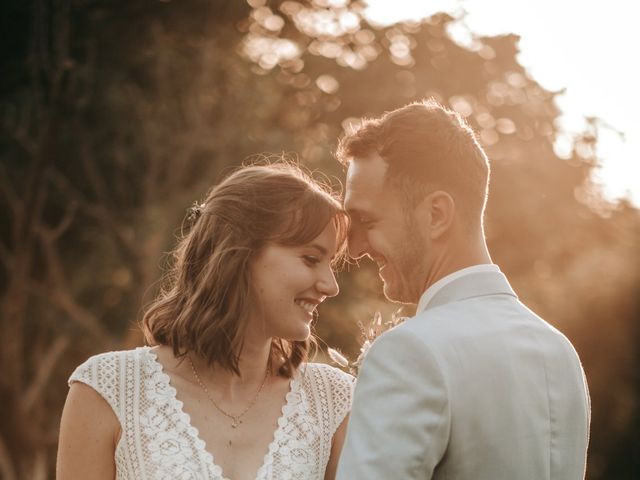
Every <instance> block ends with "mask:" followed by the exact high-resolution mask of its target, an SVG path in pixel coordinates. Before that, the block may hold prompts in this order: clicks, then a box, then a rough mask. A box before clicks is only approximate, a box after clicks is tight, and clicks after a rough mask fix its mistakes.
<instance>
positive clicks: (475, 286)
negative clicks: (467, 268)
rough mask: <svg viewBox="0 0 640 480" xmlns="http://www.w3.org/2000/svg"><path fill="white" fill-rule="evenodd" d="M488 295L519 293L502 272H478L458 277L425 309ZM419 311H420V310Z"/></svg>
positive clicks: (442, 289) (514, 295)
mask: <svg viewBox="0 0 640 480" xmlns="http://www.w3.org/2000/svg"><path fill="white" fill-rule="evenodd" d="M486 295H511V296H513V297H516V298H517V295H516V294H515V292H514V291H513V289H512V288H511V285H509V282H508V281H507V277H505V276H504V275H503V274H502V273H500V272H476V273H470V274H468V275H465V276H464V277H461V278H458V279H456V280H454V281H452V282H451V283H448V284H447V285H445V286H444V287H442V288H441V289H440V290H439V291H438V292H437V293H436V294H435V295H434V296H433V298H432V299H431V301H430V302H429V303H428V304H427V305H426V307H425V308H424V310H429V309H430V308H434V307H438V306H440V305H445V304H447V303H451V302H456V301H459V300H464V299H467V298H473V297H483V296H486ZM418 313H419V312H418Z"/></svg>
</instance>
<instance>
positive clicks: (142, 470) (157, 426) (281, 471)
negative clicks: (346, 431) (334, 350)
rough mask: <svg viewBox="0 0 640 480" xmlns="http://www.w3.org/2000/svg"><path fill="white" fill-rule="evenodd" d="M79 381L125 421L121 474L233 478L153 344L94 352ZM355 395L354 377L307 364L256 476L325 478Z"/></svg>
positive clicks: (260, 479) (118, 458)
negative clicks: (220, 463) (192, 417)
mask: <svg viewBox="0 0 640 480" xmlns="http://www.w3.org/2000/svg"><path fill="white" fill-rule="evenodd" d="M76 381H77V382H82V383H85V384H87V385H89V386H90V387H92V388H93V389H94V390H96V391H97V392H98V393H99V394H100V395H101V396H102V397H103V398H104V399H105V401H106V402H107V403H108V404H109V405H110V406H111V408H112V409H113V411H114V412H115V414H116V416H117V418H118V420H119V422H120V425H121V428H122V436H121V438H120V441H119V442H118V445H117V446H116V452H115V463H116V478H117V479H118V480H121V479H126V480H129V479H132V480H133V479H154V480H155V479H158V480H164V479H166V480H174V479H179V480H191V479H203V480H204V479H206V480H230V479H227V478H225V477H224V476H223V472H222V469H221V468H220V467H219V466H218V465H216V464H215V461H214V458H213V455H211V453H209V452H208V451H207V450H206V448H205V443H204V442H203V441H202V440H201V439H200V437H199V433H198V430H197V429H196V428H195V427H193V426H192V425H191V423H190V418H189V415H187V414H186V413H184V411H183V409H182V407H183V405H182V402H181V401H180V400H178V399H177V398H176V390H175V388H173V387H172V386H171V384H170V379H169V376H168V375H167V374H166V373H164V372H163V370H162V365H161V364H160V363H159V362H158V361H157V358H156V355H155V354H154V353H153V351H152V350H151V349H150V347H140V348H137V349H135V350H129V351H122V352H109V353H104V354H101V355H96V356H94V357H91V358H90V359H89V360H87V361H86V362H85V363H83V364H82V365H80V366H79V367H78V368H77V369H76V371H75V372H74V373H73V374H72V375H71V377H70V378H69V384H71V383H72V382H76ZM352 395H353V377H351V376H350V375H348V374H346V373H344V372H342V371H340V370H338V369H335V368H333V367H330V366H328V365H323V364H315V363H309V364H303V365H302V366H301V368H300V369H299V371H298V372H297V374H296V375H295V376H294V378H293V379H292V380H291V387H290V390H289V392H288V393H287V395H286V401H285V404H284V405H283V407H282V414H281V416H280V418H279V419H278V424H277V428H276V431H275V432H274V436H273V441H272V442H271V444H270V445H269V447H268V450H267V453H266V454H265V457H264V462H263V465H262V466H261V467H260V469H259V470H258V472H257V477H256V480H280V479H282V480H289V479H291V480H298V479H299V480H314V479H322V478H324V471H325V468H326V465H327V462H328V460H329V454H330V452H331V440H332V438H333V434H334V433H335V431H336V429H337V428H338V426H339V425H340V423H341V422H342V421H343V420H344V418H345V416H346V414H347V413H348V411H349V409H350V407H351V399H352Z"/></svg>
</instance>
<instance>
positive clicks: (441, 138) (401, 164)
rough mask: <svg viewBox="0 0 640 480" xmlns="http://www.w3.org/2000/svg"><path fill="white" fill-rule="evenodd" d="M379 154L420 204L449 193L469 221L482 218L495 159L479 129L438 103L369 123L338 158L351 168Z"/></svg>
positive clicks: (343, 144) (347, 139) (397, 183)
mask: <svg viewBox="0 0 640 480" xmlns="http://www.w3.org/2000/svg"><path fill="white" fill-rule="evenodd" d="M372 153H377V154H378V155H379V156H380V157H381V158H382V159H383V160H384V161H385V162H386V163H387V165H388V170H387V176H386V181H387V182H389V183H390V184H391V185H392V186H394V187H397V189H398V191H399V192H401V193H402V195H403V197H405V198H406V200H407V201H409V202H412V203H413V204H414V205H415V204H417V203H418V202H419V201H420V200H421V199H422V198H423V197H424V195H425V194H427V193H428V192H430V191H434V190H444V191H447V192H448V193H449V194H450V195H451V196H452V197H453V198H454V201H455V202H456V205H458V207H459V208H460V210H461V212H462V214H463V215H464V216H465V217H467V218H468V219H469V220H473V219H478V218H480V219H481V218H482V215H483V213H484V208H485V205H486V199H487V191H488V184H489V161H488V159H487V155H486V154H485V152H484V150H483V149H482V147H481V146H480V144H479V143H478V141H477V139H476V137H475V134H474V132H473V130H472V129H471V128H470V127H469V126H468V125H467V124H466V123H465V121H464V120H463V119H462V118H461V117H460V115H458V114H457V113H455V112H453V111H451V110H449V109H447V108H445V107H444V106H442V105H441V104H439V103H438V102H436V101H435V100H433V99H428V100H424V101H421V102H415V103H411V104H409V105H405V106H404V107H402V108H398V109H397V110H393V111H391V112H387V113H385V114H384V115H382V116H380V117H378V118H370V119H364V120H363V122H362V124H361V125H360V126H359V127H358V128H357V129H356V130H355V131H354V132H353V133H351V134H347V135H346V136H344V137H343V138H342V139H341V140H340V142H339V144H338V149H337V153H336V156H337V158H338V160H339V161H340V162H341V163H343V164H345V165H347V164H348V163H349V162H350V161H352V160H353V159H354V158H355V159H362V158H364V157H367V156H369V155H370V154H372Z"/></svg>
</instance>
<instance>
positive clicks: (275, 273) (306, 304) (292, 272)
mask: <svg viewBox="0 0 640 480" xmlns="http://www.w3.org/2000/svg"><path fill="white" fill-rule="evenodd" d="M335 253H336V228H335V226H334V225H333V222H329V224H328V225H327V226H326V227H325V229H324V230H323V231H322V233H321V234H320V235H318V236H317V237H316V238H315V239H313V240H312V241H311V242H309V243H308V244H306V245H300V246H283V245H278V244H269V245H267V246H266V247H264V248H263V249H262V251H261V252H260V253H259V255H258V256H257V257H256V258H255V259H254V260H253V262H252V264H251V276H252V279H253V287H254V292H255V299H254V303H255V305H254V308H253V309H252V312H253V313H252V318H251V320H250V325H249V327H248V328H249V329H262V332H263V333H264V334H265V336H266V337H267V338H270V337H279V338H282V339H285V340H305V339H307V338H308V337H309V335H310V334H311V322H312V321H313V316H314V312H315V310H316V308H317V306H318V305H319V304H320V303H321V302H323V301H324V300H325V299H326V298H327V297H333V296H335V295H337V294H338V290H339V289H338V284H337V283H336V278H335V275H334V272H333V269H332V267H331V260H332V259H333V257H334V255H335Z"/></svg>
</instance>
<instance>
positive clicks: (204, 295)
mask: <svg viewBox="0 0 640 480" xmlns="http://www.w3.org/2000/svg"><path fill="white" fill-rule="evenodd" d="M326 183H327V182H324V183H320V182H318V181H316V180H314V179H313V178H312V177H311V176H310V175H309V174H307V173H305V172H304V171H302V170H301V169H300V168H299V167H298V166H296V165H294V164H292V163H289V162H284V161H278V162H275V163H271V164H267V165H251V166H245V167H241V168H240V169H239V170H237V171H235V172H234V173H232V174H231V175H229V176H228V177H227V178H226V179H224V180H223V181H222V182H221V183H219V184H218V185H216V186H214V187H213V188H212V189H211V190H210V191H209V193H208V194H207V196H206V199H205V201H204V202H203V203H202V204H201V205H198V204H196V205H195V206H194V207H192V209H191V211H190V215H189V217H190V218H189V219H188V221H190V222H191V223H192V225H191V227H190V228H189V229H188V230H187V232H186V233H185V234H183V236H182V238H181V239H180V240H179V243H178V245H177V247H176V248H175V250H174V251H173V264H172V266H171V268H170V270H169V271H168V273H167V275H166V279H165V286H164V288H163V289H162V291H161V293H160V294H159V296H158V297H157V298H156V300H155V301H153V302H152V303H151V305H150V306H149V307H148V309H147V311H146V313H145V315H144V317H143V319H142V328H143V331H144V335H145V339H146V341H147V343H149V344H151V345H157V344H161V345H167V346H170V347H171V348H172V349H173V353H174V355H175V356H176V357H178V358H180V357H184V356H185V355H186V354H187V353H189V352H193V353H194V354H196V355H198V356H201V357H202V358H205V359H206V360H207V361H208V363H209V365H211V366H213V365H215V364H217V365H219V366H221V367H223V368H225V369H228V370H230V371H232V372H234V373H236V374H238V375H239V369H238V359H239V356H240V352H241V351H242V345H243V339H244V332H245V328H246V319H247V317H248V314H249V311H250V306H251V302H252V301H253V298H254V295H253V290H252V278H251V273H250V268H249V267H250V264H251V261H252V259H253V258H254V257H255V256H256V255H257V254H258V253H259V252H260V250H261V249H262V248H263V247H264V246H266V245H267V244H269V243H277V244H280V245H285V246H298V245H304V244H306V243H309V242H311V241H312V240H313V239H314V238H316V237H317V236H318V235H320V233H322V231H323V230H324V229H325V228H326V226H327V225H328V224H329V222H333V223H334V225H335V227H336V231H337V246H338V247H337V253H336V257H335V258H334V263H338V262H341V261H342V260H344V258H345V251H346V240H347V231H348V217H347V215H346V213H345V212H344V210H343V209H342V206H341V203H340V201H339V199H338V196H337V194H335V193H334V192H332V190H331V189H330V188H329V187H328V186H327V185H326ZM311 343H314V339H313V337H311V338H310V339H308V340H305V341H290V340H287V339H280V338H274V339H273V340H272V348H271V361H272V363H273V364H274V365H279V366H280V367H279V373H280V374H281V375H284V376H286V377H290V376H291V375H293V372H294V370H295V369H296V368H297V367H298V366H299V365H300V363H301V362H303V361H305V360H306V359H307V356H308V353H309V348H310V345H311Z"/></svg>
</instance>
